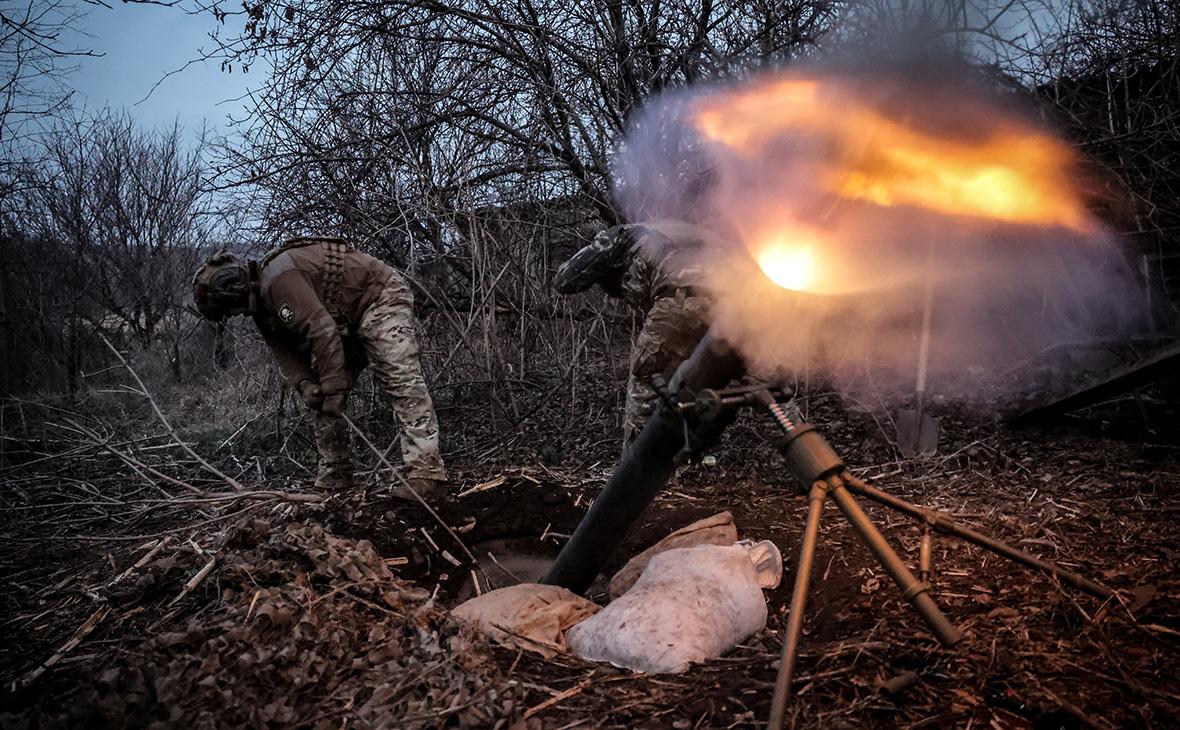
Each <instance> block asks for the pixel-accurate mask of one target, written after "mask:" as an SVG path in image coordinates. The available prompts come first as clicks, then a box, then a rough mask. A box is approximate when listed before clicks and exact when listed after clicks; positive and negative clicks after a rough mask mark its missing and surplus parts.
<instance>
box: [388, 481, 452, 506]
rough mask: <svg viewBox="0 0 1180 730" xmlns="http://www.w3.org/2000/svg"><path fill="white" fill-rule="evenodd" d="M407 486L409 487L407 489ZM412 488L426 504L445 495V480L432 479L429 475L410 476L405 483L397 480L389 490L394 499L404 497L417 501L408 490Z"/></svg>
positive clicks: (437, 500) (410, 500) (407, 499)
mask: <svg viewBox="0 0 1180 730" xmlns="http://www.w3.org/2000/svg"><path fill="white" fill-rule="evenodd" d="M407 486H408V487H409V489H407ZM410 489H413V490H414V492H417V494H418V496H419V497H421V498H422V499H424V500H425V501H426V502H427V503H428V504H432V503H435V502H439V501H440V500H442V499H443V498H444V497H446V496H447V480H445V479H433V478H431V477H410V478H409V479H407V480H406V482H405V484H402V483H401V482H397V483H395V484H394V485H393V488H392V489H391V490H390V494H391V495H392V496H393V497H394V498H395V499H404V500H406V501H409V502H417V501H418V498H417V497H415V496H414V493H413V492H411V491H410Z"/></svg>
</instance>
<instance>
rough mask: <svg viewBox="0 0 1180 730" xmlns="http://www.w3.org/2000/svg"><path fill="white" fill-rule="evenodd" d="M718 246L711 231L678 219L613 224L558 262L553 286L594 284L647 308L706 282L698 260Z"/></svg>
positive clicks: (575, 288) (570, 289)
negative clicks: (680, 291)
mask: <svg viewBox="0 0 1180 730" xmlns="http://www.w3.org/2000/svg"><path fill="white" fill-rule="evenodd" d="M720 245H721V242H720V239H719V238H718V237H717V236H716V235H715V234H713V233H711V232H710V231H708V230H706V229H704V228H701V227H700V226H695V225H692V224H690V223H682V222H680V221H672V220H657V221H651V222H648V223H631V224H626V225H621V226H615V227H613V228H608V229H606V230H605V231H601V232H600V233H599V234H598V235H597V236H595V237H594V240H593V241H591V242H590V244H589V245H587V246H585V247H584V248H582V249H581V250H580V251H578V252H577V253H576V254H574V255H573V256H572V257H571V258H570V259H569V260H568V261H566V262H565V263H564V264H562V265H561V268H559V269H558V270H557V274H556V275H555V276H554V278H553V287H554V288H555V289H556V290H557V291H559V292H561V293H562V294H574V293H577V292H581V291H585V290H587V289H589V288H590V287H592V286H594V285H595V284H598V285H599V286H601V287H602V288H603V289H604V290H605V291H606V292H607V293H608V294H610V295H611V296H615V297H619V298H622V299H623V300H625V301H626V302H628V303H629V304H631V305H632V306H634V307H636V308H638V309H641V310H643V311H647V310H648V309H649V308H651V305H652V303H653V302H654V301H655V300H656V299H660V298H662V297H666V296H673V295H674V294H675V293H676V290H677V289H687V290H696V289H699V288H700V287H701V286H702V284H703V283H704V270H703V267H702V258H703V256H704V255H706V254H707V253H708V249H710V248H713V250H716V247H719V246H720ZM695 293H699V292H694V294H695Z"/></svg>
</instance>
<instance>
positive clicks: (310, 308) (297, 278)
mask: <svg viewBox="0 0 1180 730" xmlns="http://www.w3.org/2000/svg"><path fill="white" fill-rule="evenodd" d="M266 294H267V296H266V298H267V299H268V303H269V305H270V306H271V307H272V312H273V313H274V315H275V316H276V317H277V318H278V320H279V321H280V322H282V326H283V327H285V328H286V329H288V330H290V331H291V332H293V333H294V334H295V335H297V336H298V337H299V338H300V339H301V340H302V341H303V342H305V343H307V344H308V345H309V346H310V349H311V356H312V363H313V364H314V367H315V372H316V375H318V376H319V383H320V389H321V390H323V392H324V395H325V396H328V395H331V394H333V393H346V392H348V389H349V388H350V387H351V386H352V378H350V377H349V374H348V369H347V367H346V366H345V358H344V342H343V341H342V340H341V339H340V332H339V331H338V330H337V329H336V322H335V321H334V320H333V319H332V316H331V315H330V314H328V310H327V309H325V308H324V304H323V302H321V301H320V298H319V296H318V295H317V294H316V293H315V290H314V289H312V288H311V285H310V284H308V283H307V281H306V280H305V279H304V278H303V276H302V275H301V274H300V273H299V272H297V271H294V270H293V271H290V272H287V273H284V274H282V275H281V276H279V277H278V278H277V279H275V280H274V282H273V283H272V284H271V285H270V287H269V288H268V291H267V293H266ZM280 365H281V363H280Z"/></svg>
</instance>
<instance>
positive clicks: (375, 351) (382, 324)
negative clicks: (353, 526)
mask: <svg viewBox="0 0 1180 730" xmlns="http://www.w3.org/2000/svg"><path fill="white" fill-rule="evenodd" d="M413 305H414V298H413V294H412V293H411V292H410V288H409V285H408V284H407V283H406V281H405V279H404V278H402V277H401V276H400V275H398V274H395V275H394V276H393V277H391V278H390V280H389V282H388V283H387V284H386V285H385V288H384V289H383V290H382V291H381V294H380V295H379V296H378V297H377V300H376V301H374V302H373V303H372V304H371V305H370V306H369V308H368V309H367V310H366V311H365V314H364V316H363V317H362V318H361V322H360V326H359V328H358V329H357V334H356V337H357V339H359V340H360V343H361V345H362V346H363V347H364V350H365V356H366V359H367V360H368V361H369V366H370V367H371V368H372V369H373V375H374V376H375V377H376V378H377V382H379V383H380V384H381V387H382V388H383V389H384V390H385V392H386V393H388V394H389V397H390V400H392V402H393V412H394V413H396V414H397V418H398V420H399V421H400V422H401V435H400V440H401V452H402V461H403V462H404V463H405V465H406V468H407V469H408V471H409V474H408V475H407V476H408V477H409V478H415V477H424V478H428V479H446V469H445V468H444V467H443V461H442V456H441V455H440V454H439V449H438V417H437V416H436V415H435V412H434V403H433V401H431V399H430V392H429V391H428V390H427V389H426V379H425V378H424V377H423V375H422V366H421V364H420V363H419V362H418V339H417V335H416V334H415V332H414V311H413ZM349 437H350V433H349V428H348V424H346V423H345V422H344V419H341V418H336V417H334V416H329V415H325V414H323V413H317V414H316V446H317V447H318V448H319V453H320V465H319V476H318V478H317V479H316V484H317V486H321V487H333V486H346V485H347V484H348V483H349V482H350V481H351V479H352V446H351V439H350V438H349Z"/></svg>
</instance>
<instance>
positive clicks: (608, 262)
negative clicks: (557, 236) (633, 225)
mask: <svg viewBox="0 0 1180 730" xmlns="http://www.w3.org/2000/svg"><path fill="white" fill-rule="evenodd" d="M621 230H622V227H621V226H616V227H615V228H611V229H608V230H606V231H602V232H601V233H599V234H598V235H597V236H595V237H594V240H593V241H591V242H590V243H589V245H587V246H584V247H583V248H582V249H581V250H580V251H578V252H577V253H576V254H574V255H573V256H571V257H570V259H569V260H568V261H566V262H565V263H564V264H562V265H561V267H560V268H558V269H557V274H556V275H555V276H554V277H553V288H554V289H556V290H557V291H558V293H560V294H577V293H578V292H583V291H586V290H587V289H589V288H590V287H592V286H594V285H595V284H604V285H607V286H609V284H610V283H611V282H613V281H614V280H615V279H617V278H618V276H619V271H620V268H621V267H622V266H623V264H624V263H625V262H622V261H621V260H620V259H621V258H623V257H622V256H620V253H621V250H622V249H623V248H625V244H626V241H625V240H624V239H625V236H623V235H620V231H621Z"/></svg>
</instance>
